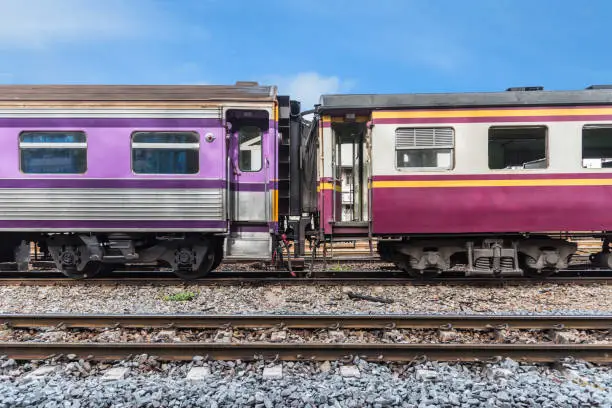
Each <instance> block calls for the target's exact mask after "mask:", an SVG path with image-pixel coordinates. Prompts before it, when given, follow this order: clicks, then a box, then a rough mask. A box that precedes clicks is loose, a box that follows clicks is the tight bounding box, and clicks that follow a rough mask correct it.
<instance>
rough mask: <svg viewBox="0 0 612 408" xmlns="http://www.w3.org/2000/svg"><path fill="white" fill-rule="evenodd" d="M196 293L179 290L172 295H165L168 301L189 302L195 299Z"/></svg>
mask: <svg viewBox="0 0 612 408" xmlns="http://www.w3.org/2000/svg"><path fill="white" fill-rule="evenodd" d="M195 297H196V294H195V293H193V292H178V293H173V294H172V295H166V296H164V300H165V301H166V302H188V301H190V300H193V299H195Z"/></svg>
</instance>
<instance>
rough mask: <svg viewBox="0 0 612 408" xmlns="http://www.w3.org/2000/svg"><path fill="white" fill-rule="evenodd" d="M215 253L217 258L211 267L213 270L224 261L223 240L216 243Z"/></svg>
mask: <svg viewBox="0 0 612 408" xmlns="http://www.w3.org/2000/svg"><path fill="white" fill-rule="evenodd" d="M214 253H215V260H214V261H213V264H212V266H211V267H210V271H211V272H212V271H214V270H215V269H217V268H218V267H219V265H221V262H223V241H219V242H218V243H217V244H215V249H214Z"/></svg>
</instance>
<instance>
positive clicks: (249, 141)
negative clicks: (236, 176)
mask: <svg viewBox="0 0 612 408" xmlns="http://www.w3.org/2000/svg"><path fill="white" fill-rule="evenodd" d="M262 136H263V132H262V130H261V128H259V127H258V126H242V127H241V128H240V130H238V143H239V144H240V150H239V157H238V166H239V167H240V170H241V171H247V172H248V171H259V170H261V162H262V149H261V146H262V143H261V142H262Z"/></svg>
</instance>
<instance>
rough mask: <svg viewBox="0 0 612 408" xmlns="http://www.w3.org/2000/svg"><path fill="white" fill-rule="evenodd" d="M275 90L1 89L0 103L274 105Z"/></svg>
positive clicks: (251, 87)
mask: <svg viewBox="0 0 612 408" xmlns="http://www.w3.org/2000/svg"><path fill="white" fill-rule="evenodd" d="M275 99H276V87H275V86H261V85H258V84H257V83H237V84H236V85H0V101H24V102H25V101H74V102H77V101H95V102H98V101H133V102H137V101H164V102H166V101H167V102H174V101H176V102H179V101H202V102H204V101H230V100H231V101H273V100H275Z"/></svg>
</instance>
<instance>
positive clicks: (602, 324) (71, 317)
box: [0, 314, 612, 330]
mask: <svg viewBox="0 0 612 408" xmlns="http://www.w3.org/2000/svg"><path fill="white" fill-rule="evenodd" d="M0 324H3V325H5V326H6V327H11V328H34V327H62V328H113V327H117V328H118V327H121V328H176V329H224V328H230V327H231V328H276V329H283V328H284V329H338V330H340V329H383V330H384V329H387V330H389V329H446V330H450V329H475V330H486V329H537V330H548V329H552V330H563V329H579V330H612V315H588V316H584V315H571V316H563V315H562V316H559V315H479V314H472V315H462V314H444V315H399V314H398V315H392V314H391V315H389V314H377V315H368V314H349V315H330V314H295V315H206V314H177V315H169V314H140V315H119V314H98V315H95V314H0Z"/></svg>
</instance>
